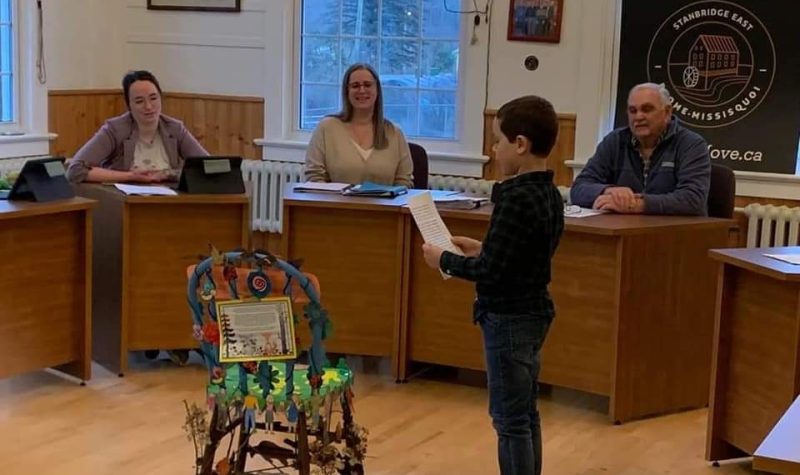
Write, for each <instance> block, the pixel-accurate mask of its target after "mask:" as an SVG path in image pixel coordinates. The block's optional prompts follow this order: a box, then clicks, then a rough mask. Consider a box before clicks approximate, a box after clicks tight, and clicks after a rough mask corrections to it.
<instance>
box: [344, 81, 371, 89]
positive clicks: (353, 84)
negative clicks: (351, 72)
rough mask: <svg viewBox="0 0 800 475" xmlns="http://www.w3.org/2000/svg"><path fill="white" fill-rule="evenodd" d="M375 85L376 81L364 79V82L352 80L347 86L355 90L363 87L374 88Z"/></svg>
mask: <svg viewBox="0 0 800 475" xmlns="http://www.w3.org/2000/svg"><path fill="white" fill-rule="evenodd" d="M374 85H375V83H374V82H371V81H364V82H351V83H350V84H348V85H347V87H349V88H350V89H351V90H353V91H358V90H359V89H361V88H362V87H363V88H364V89H372V86H374Z"/></svg>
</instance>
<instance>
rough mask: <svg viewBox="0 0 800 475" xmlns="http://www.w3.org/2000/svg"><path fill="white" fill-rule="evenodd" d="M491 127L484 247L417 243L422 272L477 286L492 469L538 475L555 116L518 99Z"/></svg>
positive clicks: (559, 222) (554, 221) (552, 239)
mask: <svg viewBox="0 0 800 475" xmlns="http://www.w3.org/2000/svg"><path fill="white" fill-rule="evenodd" d="M492 130H493V134H494V146H493V149H494V152H495V160H497V164H498V166H499V167H500V170H501V172H502V173H503V174H504V175H507V176H511V178H509V179H507V180H505V181H503V182H502V183H498V184H496V185H495V186H494V189H493V190H492V202H493V203H494V211H493V212H492V217H491V220H490V221H489V230H488V232H487V234H486V237H485V239H484V241H483V242H480V241H476V240H475V239H471V238H467V237H462V236H457V237H453V243H454V244H455V245H456V246H458V247H459V248H460V249H461V251H462V252H463V253H464V256H459V255H456V254H453V253H450V252H447V251H443V250H442V249H441V248H439V247H437V246H433V245H429V244H424V245H423V246H422V247H423V252H424V254H425V262H426V263H427V264H428V265H429V266H431V267H433V268H440V269H441V270H442V271H443V272H445V273H447V274H449V275H452V276H455V277H460V278H462V279H467V280H470V281H474V282H476V291H477V298H476V300H475V310H474V317H473V318H474V321H475V322H476V323H478V324H480V327H481V331H482V333H483V343H484V350H485V353H486V370H487V379H488V386H489V414H490V415H491V417H492V425H493V426H494V428H495V431H497V436H498V444H497V445H498V446H497V452H498V459H499V464H500V473H501V474H502V475H531V474H536V475H539V474H540V473H541V470H542V436H541V427H540V423H539V412H538V410H537V409H536V397H537V394H538V385H537V380H538V376H539V351H540V350H541V348H542V344H543V343H544V339H545V336H546V335H547V330H548V329H549V327H550V322H551V321H552V319H553V317H554V315H555V309H554V307H553V301H552V300H551V299H550V294H549V293H548V291H547V285H548V284H549V282H550V260H551V258H552V257H553V254H554V253H555V250H556V247H557V246H558V241H559V238H560V237H561V233H562V232H563V230H564V204H563V201H562V199H561V194H560V193H559V191H558V190H557V189H556V187H555V186H554V185H553V172H552V171H548V170H547V167H546V166H547V161H546V157H547V155H548V154H549V153H550V150H551V149H552V148H553V145H554V144H555V141H556V135H557V134H558V119H557V117H556V113H555V110H553V106H552V105H551V104H550V103H549V102H548V101H547V100H545V99H542V98H540V97H537V96H524V97H520V98H517V99H514V100H513V101H511V102H509V103H507V104H505V105H503V106H502V107H501V108H500V109H499V110H498V111H497V116H496V118H495V120H494V123H493V124H492Z"/></svg>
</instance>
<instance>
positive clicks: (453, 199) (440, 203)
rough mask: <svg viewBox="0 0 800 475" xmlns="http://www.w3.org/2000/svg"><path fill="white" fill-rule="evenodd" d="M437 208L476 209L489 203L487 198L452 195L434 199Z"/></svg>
mask: <svg viewBox="0 0 800 475" xmlns="http://www.w3.org/2000/svg"><path fill="white" fill-rule="evenodd" d="M433 202H434V203H436V207H437V208H443V209H474V208H478V207H480V206H483V205H484V204H485V203H488V202H489V198H488V197H486V196H467V195H461V194H456V195H450V196H441V197H438V196H437V197H435V198H433Z"/></svg>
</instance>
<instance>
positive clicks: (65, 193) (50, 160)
mask: <svg viewBox="0 0 800 475" xmlns="http://www.w3.org/2000/svg"><path fill="white" fill-rule="evenodd" d="M74 196H75V191H74V190H73V189H72V185H70V184H69V182H68V181H67V178H66V170H65V168H64V157H47V158H36V159H31V160H28V161H27V162H25V164H24V165H23V166H22V170H20V172H19V176H18V177H17V180H16V181H15V182H14V186H12V187H11V190H9V191H7V192H5V193H0V199H4V200H29V201H39V202H44V201H54V200H61V199H66V198H73V197H74Z"/></svg>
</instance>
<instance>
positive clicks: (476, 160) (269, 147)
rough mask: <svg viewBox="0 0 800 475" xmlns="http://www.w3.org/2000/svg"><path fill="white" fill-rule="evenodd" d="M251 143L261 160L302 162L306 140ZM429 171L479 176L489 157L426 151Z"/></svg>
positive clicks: (306, 144)
mask: <svg viewBox="0 0 800 475" xmlns="http://www.w3.org/2000/svg"><path fill="white" fill-rule="evenodd" d="M253 143H254V144H255V145H257V146H259V147H262V148H263V154H262V157H263V158H262V160H274V161H279V162H295V163H303V162H304V161H305V157H306V148H307V147H308V143H307V142H302V141H298V140H273V139H255V140H254V141H253ZM428 161H429V167H428V169H429V173H431V174H436V175H452V176H465V177H475V178H481V177H482V176H483V165H484V164H485V163H486V162H488V161H489V157H486V156H484V155H475V154H469V153H454V152H432V151H428Z"/></svg>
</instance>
